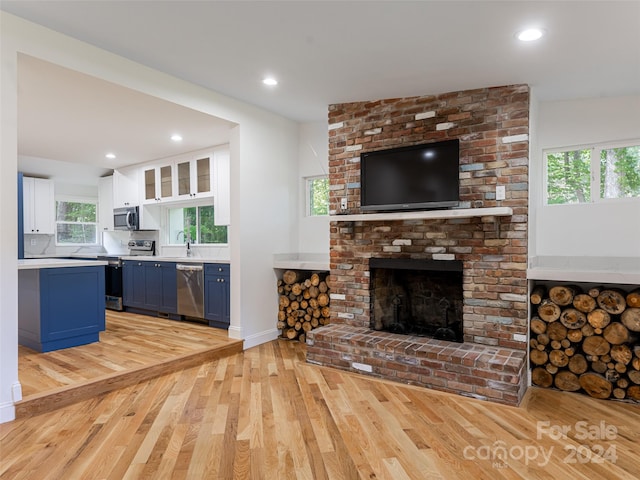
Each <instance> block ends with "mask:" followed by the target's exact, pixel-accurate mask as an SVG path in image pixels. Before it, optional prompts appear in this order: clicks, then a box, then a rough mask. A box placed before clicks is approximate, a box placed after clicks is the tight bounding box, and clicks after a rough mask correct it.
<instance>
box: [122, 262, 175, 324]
mask: <svg viewBox="0 0 640 480" xmlns="http://www.w3.org/2000/svg"><path fill="white" fill-rule="evenodd" d="M122 285H123V287H122V288H123V293H122V303H123V304H124V306H125V307H129V308H135V309H142V310H150V311H154V312H162V313H177V311H178V294H177V288H176V264H175V262H153V261H136V260H125V261H124V262H123V264H122Z"/></svg>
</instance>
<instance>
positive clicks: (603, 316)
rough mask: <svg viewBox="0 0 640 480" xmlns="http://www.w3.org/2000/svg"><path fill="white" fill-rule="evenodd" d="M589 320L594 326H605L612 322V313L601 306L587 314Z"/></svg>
mask: <svg viewBox="0 0 640 480" xmlns="http://www.w3.org/2000/svg"><path fill="white" fill-rule="evenodd" d="M587 320H588V321H589V325H591V326H592V327H593V328H604V327H606V326H607V325H609V323H610V322H611V315H609V313H608V312H606V311H604V310H603V309H601V308H596V309H595V310H592V311H591V312H589V313H588V314H587Z"/></svg>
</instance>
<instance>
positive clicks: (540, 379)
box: [531, 367, 553, 388]
mask: <svg viewBox="0 0 640 480" xmlns="http://www.w3.org/2000/svg"><path fill="white" fill-rule="evenodd" d="M531 382H532V383H533V384H534V385H538V386H539V387H544V388H548V387H550V386H551V385H553V375H551V374H550V373H549V372H547V371H546V370H545V369H544V368H543V367H536V368H534V369H533V370H532V371H531Z"/></svg>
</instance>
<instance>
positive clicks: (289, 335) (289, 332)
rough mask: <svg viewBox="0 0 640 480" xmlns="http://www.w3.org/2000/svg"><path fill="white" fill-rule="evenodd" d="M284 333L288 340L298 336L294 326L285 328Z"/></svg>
mask: <svg viewBox="0 0 640 480" xmlns="http://www.w3.org/2000/svg"><path fill="white" fill-rule="evenodd" d="M284 334H285V336H286V337H287V338H288V339H289V340H293V339H294V338H296V337H297V336H298V332H296V330H295V328H289V329H287V330H286V331H285V333H284Z"/></svg>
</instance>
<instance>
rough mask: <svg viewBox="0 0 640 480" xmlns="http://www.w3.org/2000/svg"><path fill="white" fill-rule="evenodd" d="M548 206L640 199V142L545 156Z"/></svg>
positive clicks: (553, 152)
mask: <svg viewBox="0 0 640 480" xmlns="http://www.w3.org/2000/svg"><path fill="white" fill-rule="evenodd" d="M544 158H545V165H546V175H545V178H546V196H547V202H546V203H547V204H548V205H553V204H570V203H589V202H598V201H601V200H604V199H614V198H633V197H635V198H638V197H640V141H636V142H631V143H626V144H621V145H611V144H606V145H591V146H586V147H583V148H578V149H560V150H549V151H546V152H545V153H544Z"/></svg>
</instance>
